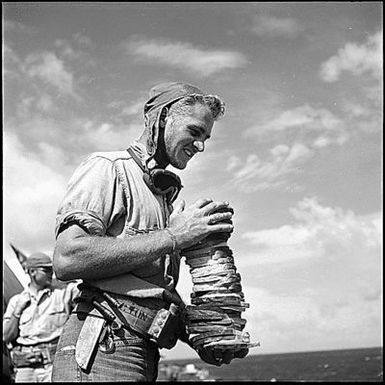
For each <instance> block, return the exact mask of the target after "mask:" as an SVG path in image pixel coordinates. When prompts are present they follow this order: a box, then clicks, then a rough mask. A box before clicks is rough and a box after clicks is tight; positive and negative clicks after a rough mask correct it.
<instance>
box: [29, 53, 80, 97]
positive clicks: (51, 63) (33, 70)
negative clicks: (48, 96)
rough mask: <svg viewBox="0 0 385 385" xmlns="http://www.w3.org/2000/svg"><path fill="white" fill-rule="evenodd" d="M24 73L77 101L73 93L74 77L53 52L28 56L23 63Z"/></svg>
mask: <svg viewBox="0 0 385 385" xmlns="http://www.w3.org/2000/svg"><path fill="white" fill-rule="evenodd" d="M24 71H25V73H26V74H27V75H28V76H30V77H31V78H38V79H39V80H42V81H44V82H46V83H48V84H50V85H51V86H53V87H55V88H56V89H58V90H59V91H60V92H62V93H63V94H66V95H71V96H73V97H76V98H77V99H79V98H80V97H79V96H78V95H77V94H76V92H75V91H74V76H73V74H72V73H71V72H69V71H68V70H67V69H66V68H65V65H64V62H63V61H62V60H61V59H59V58H58V57H57V56H56V54H55V53H53V52H47V51H46V52H42V53H40V54H36V53H34V54H30V55H28V56H27V58H26V60H25V63H24Z"/></svg>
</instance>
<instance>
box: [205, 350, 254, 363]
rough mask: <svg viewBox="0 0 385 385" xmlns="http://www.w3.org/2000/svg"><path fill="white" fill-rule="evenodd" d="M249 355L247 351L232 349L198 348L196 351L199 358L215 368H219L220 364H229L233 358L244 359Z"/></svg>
mask: <svg viewBox="0 0 385 385" xmlns="http://www.w3.org/2000/svg"><path fill="white" fill-rule="evenodd" d="M248 353H249V349H247V348H242V349H238V350H234V349H227V350H222V349H215V348H214V347H207V348H200V349H198V355H199V357H200V358H201V359H202V360H203V361H204V362H206V363H208V364H210V365H215V366H221V365H222V364H229V363H230V362H231V361H232V360H233V359H234V358H244V357H246V356H247V354H248Z"/></svg>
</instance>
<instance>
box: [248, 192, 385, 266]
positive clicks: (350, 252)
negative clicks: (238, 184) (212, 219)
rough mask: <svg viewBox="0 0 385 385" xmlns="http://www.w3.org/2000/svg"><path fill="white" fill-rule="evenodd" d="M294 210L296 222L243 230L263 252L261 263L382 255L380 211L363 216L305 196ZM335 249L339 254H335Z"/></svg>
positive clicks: (261, 253)
mask: <svg viewBox="0 0 385 385" xmlns="http://www.w3.org/2000/svg"><path fill="white" fill-rule="evenodd" d="M290 213H291V215H292V216H293V218H294V221H295V224H294V225H283V226H281V227H279V228H273V229H266V230H260V231H255V232H252V231H251V232H247V233H245V234H243V236H242V238H243V239H244V240H245V241H247V242H249V243H250V245H253V246H254V250H255V251H256V253H257V254H259V257H257V259H258V262H259V263H281V262H288V261H293V260H297V259H303V258H305V259H311V258H324V259H325V261H326V260H328V261H330V260H331V259H333V258H334V257H335V258H338V256H339V257H341V258H346V259H350V260H351V262H353V259H354V262H357V259H359V260H358V262H360V263H362V264H363V263H365V262H364V261H365V260H366V261H368V260H367V259H366V258H365V255H367V254H368V253H370V255H373V254H374V256H375V257H378V256H379V254H376V253H379V252H380V246H381V233H382V228H381V224H380V222H379V221H380V217H379V216H378V215H376V216H374V217H359V216H356V215H355V214H354V213H353V212H352V211H344V210H342V209H341V208H338V207H337V208H333V207H327V206H322V205H321V204H320V203H319V202H318V200H317V199H316V198H305V199H303V200H302V201H300V202H299V203H298V204H297V206H296V207H293V208H291V209H290ZM333 250H334V251H336V252H337V253H339V254H337V255H334V256H333ZM329 252H331V254H328V253H329ZM341 253H342V254H341ZM360 258H361V259H360ZM346 262H348V260H346ZM244 263H247V262H246V261H245V260H244Z"/></svg>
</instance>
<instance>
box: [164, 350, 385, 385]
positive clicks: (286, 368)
mask: <svg viewBox="0 0 385 385" xmlns="http://www.w3.org/2000/svg"><path fill="white" fill-rule="evenodd" d="M186 365H188V369H186V368H187V367H186ZM167 367H168V368H170V367H174V368H179V377H178V378H176V377H177V376H175V375H174V379H175V380H178V381H197V380H198V381H199V380H200V379H199V375H201V379H202V378H205V380H206V381H271V382H275V381H337V382H338V381H350V382H354V381H356V382H357V381H366V382H368V381H369V382H383V348H382V347H379V348H367V349H350V350H331V351H317V352H302V353H285V354H265V355H259V354H256V355H251V356H247V357H246V358H244V359H242V360H240V359H236V360H234V361H233V362H232V363H231V364H229V365H223V366H221V367H219V368H218V367H215V366H211V365H207V364H205V363H204V362H202V361H200V360H174V361H161V365H160V371H159V377H158V381H166V380H170V378H167V375H169V374H170V371H168V372H167V370H165V368H167ZM192 369H195V370H192ZM194 372H195V373H194ZM202 373H203V376H202Z"/></svg>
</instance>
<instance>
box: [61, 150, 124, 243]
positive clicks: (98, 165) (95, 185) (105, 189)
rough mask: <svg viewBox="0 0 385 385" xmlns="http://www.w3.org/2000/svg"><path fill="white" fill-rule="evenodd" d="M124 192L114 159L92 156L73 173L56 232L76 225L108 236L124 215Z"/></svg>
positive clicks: (93, 233)
mask: <svg viewBox="0 0 385 385" xmlns="http://www.w3.org/2000/svg"><path fill="white" fill-rule="evenodd" d="M124 202H125V200H124V191H123V188H122V185H121V183H120V181H119V177H118V174H117V171H116V168H115V164H114V162H113V161H112V160H110V159H108V158H105V157H103V156H97V155H91V156H89V157H88V158H87V159H86V160H85V161H84V162H83V163H82V164H81V165H80V166H79V167H78V168H77V169H76V171H75V172H74V174H73V176H72V177H71V179H70V181H69V183H68V186H67V191H66V194H65V196H64V199H63V201H62V202H61V204H60V207H59V209H58V212H57V216H56V226H55V235H56V237H57V236H58V235H59V233H60V232H61V231H62V230H63V229H64V228H65V227H66V226H67V225H69V224H77V225H79V226H81V227H82V228H84V229H85V230H86V231H87V232H88V233H89V234H90V235H105V234H106V232H107V230H108V228H109V227H110V226H111V224H112V223H113V222H114V220H116V219H117V218H118V217H121V216H122V215H124V214H125V204H124Z"/></svg>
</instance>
